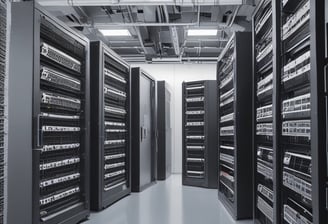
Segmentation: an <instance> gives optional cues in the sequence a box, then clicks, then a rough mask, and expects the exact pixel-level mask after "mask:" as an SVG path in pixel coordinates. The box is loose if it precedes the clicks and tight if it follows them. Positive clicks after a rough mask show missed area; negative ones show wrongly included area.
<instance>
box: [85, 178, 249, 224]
mask: <svg viewBox="0 0 328 224" xmlns="http://www.w3.org/2000/svg"><path fill="white" fill-rule="evenodd" d="M230 223H231V224H235V223H236V224H251V223H253V222H252V221H251V220H249V221H239V222H235V221H234V220H233V219H232V218H231V216H230V215H229V214H228V212H227V210H225V208H224V207H223V205H222V204H221V203H220V202H219V200H218V197H217V190H209V189H203V188H196V187H186V186H182V184H181V175H172V176H171V177H170V178H169V179H168V180H166V181H159V182H157V184H156V185H154V186H152V187H150V188H148V189H146V190H145V191H144V192H142V193H138V194H137V193H133V194H131V195H130V196H128V197H126V198H124V199H122V200H121V201H119V202H117V203H115V204H114V205H112V206H111V207H109V208H107V209H105V210H103V211H101V212H98V213H92V214H91V216H90V218H89V221H86V222H84V223H83V224H230Z"/></svg>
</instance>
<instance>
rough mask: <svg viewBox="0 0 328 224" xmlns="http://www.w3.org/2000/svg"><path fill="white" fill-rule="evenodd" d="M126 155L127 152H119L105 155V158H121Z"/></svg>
mask: <svg viewBox="0 0 328 224" xmlns="http://www.w3.org/2000/svg"><path fill="white" fill-rule="evenodd" d="M124 157H125V153H119V154H113V155H107V156H105V160H113V159H120V158H124Z"/></svg>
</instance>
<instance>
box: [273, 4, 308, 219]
mask: <svg viewBox="0 0 328 224" xmlns="http://www.w3.org/2000/svg"><path fill="white" fill-rule="evenodd" d="M279 10H280V12H279ZM276 14H277V15H281V17H280V18H278V19H277V26H278V29H280V30H281V38H280V39H278V40H277V43H280V45H281V57H280V60H278V63H280V65H279V64H278V63H277V67H279V66H280V67H281V69H280V71H277V77H276V79H277V80H278V81H279V82H280V83H279V84H280V85H279V86H278V87H277V89H276V91H279V93H278V94H277V96H278V97H279V99H278V102H277V103H278V105H279V107H280V114H277V117H276V120H277V122H279V125H278V126H277V127H279V128H281V131H279V134H280V136H279V138H278V139H277V148H276V150H279V151H280V152H279V155H280V156H281V157H277V158H276V159H277V160H280V168H279V169H277V171H278V172H279V174H280V175H279V176H280V180H279V182H280V183H281V188H280V192H279V194H281V196H280V200H281V201H280V203H279V205H278V206H279V207H278V208H277V211H280V212H281V214H283V215H282V217H281V220H277V222H281V223H297V222H302V223H313V217H312V156H311V89H310V88H311V81H310V71H311V63H310V60H311V48H310V39H311V35H310V0H303V1H296V0H288V1H283V2H282V3H280V4H279V5H278V12H276ZM277 193H278V192H277Z"/></svg>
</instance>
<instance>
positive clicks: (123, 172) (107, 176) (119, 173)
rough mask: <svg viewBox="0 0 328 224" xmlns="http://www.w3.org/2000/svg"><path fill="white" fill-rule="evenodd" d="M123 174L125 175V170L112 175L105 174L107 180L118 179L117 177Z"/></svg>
mask: <svg viewBox="0 0 328 224" xmlns="http://www.w3.org/2000/svg"><path fill="white" fill-rule="evenodd" d="M122 174H125V170H118V171H115V172H112V173H106V174H105V179H109V178H112V177H116V176H119V175H122Z"/></svg>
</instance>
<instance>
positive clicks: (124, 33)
mask: <svg viewBox="0 0 328 224" xmlns="http://www.w3.org/2000/svg"><path fill="white" fill-rule="evenodd" d="M99 31H100V32H101V33H102V34H103V35H104V36H111V37H122V36H131V33H130V31H129V30H127V29H122V30H99Z"/></svg>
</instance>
